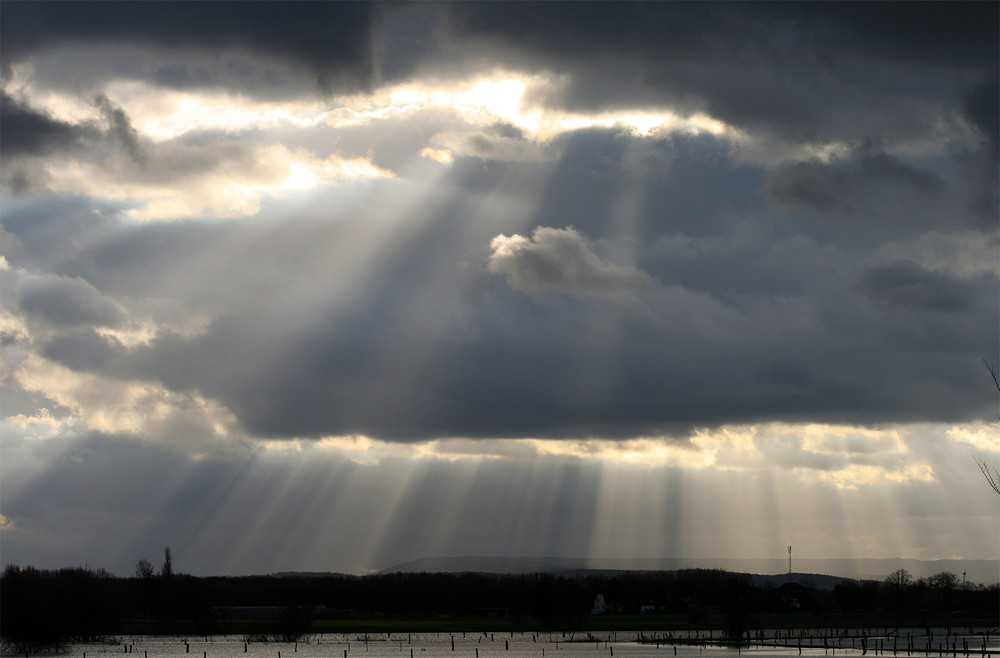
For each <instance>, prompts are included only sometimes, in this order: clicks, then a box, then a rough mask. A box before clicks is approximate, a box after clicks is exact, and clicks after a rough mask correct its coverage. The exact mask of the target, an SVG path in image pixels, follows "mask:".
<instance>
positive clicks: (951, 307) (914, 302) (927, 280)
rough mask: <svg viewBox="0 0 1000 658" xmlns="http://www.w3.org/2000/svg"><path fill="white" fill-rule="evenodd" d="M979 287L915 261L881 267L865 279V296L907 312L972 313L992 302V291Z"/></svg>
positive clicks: (863, 280)
mask: <svg viewBox="0 0 1000 658" xmlns="http://www.w3.org/2000/svg"><path fill="white" fill-rule="evenodd" d="M976 283H978V282H975V281H963V280H961V279H958V278H956V277H952V276H948V275H946V274H942V273H940V272H933V271H930V270H927V269H925V268H923V267H920V266H919V265H917V264H916V263H914V262H912V261H901V262H897V263H889V264H886V265H881V266H878V267H875V268H873V269H871V270H869V271H867V272H865V273H864V275H863V276H862V278H861V287H862V291H863V293H864V294H865V295H867V296H869V297H871V298H872V299H873V300H876V301H879V302H883V303H885V304H889V305H890V306H894V307H898V308H903V309H910V310H926V311H941V312H948V313H956V312H962V311H969V310H971V309H974V308H975V307H976V306H977V305H978V304H979V303H981V300H983V299H987V298H988V297H987V295H988V292H989V291H988V289H986V290H982V289H980V287H979V286H977V285H976Z"/></svg>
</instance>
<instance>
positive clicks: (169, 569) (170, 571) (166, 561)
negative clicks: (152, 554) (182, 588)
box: [160, 546, 174, 578]
mask: <svg viewBox="0 0 1000 658" xmlns="http://www.w3.org/2000/svg"><path fill="white" fill-rule="evenodd" d="M160 575H161V576H163V577H164V578H169V577H170V576H172V575H174V563H173V559H172V558H171V556H170V547H169V546H167V547H166V548H164V549H163V567H162V568H161V569H160Z"/></svg>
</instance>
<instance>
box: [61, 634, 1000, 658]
mask: <svg viewBox="0 0 1000 658" xmlns="http://www.w3.org/2000/svg"><path fill="white" fill-rule="evenodd" d="M121 640H122V641H121V642H120V643H114V644H109V643H104V644H77V645H74V646H72V647H71V648H70V649H69V652H68V654H63V655H69V656H71V658H109V657H110V656H118V655H123V654H124V655H126V656H128V658H352V657H361V656H372V657H376V656H392V657H401V658H428V657H430V656H453V657H456V658H457V657H461V658H487V657H489V656H497V657H500V656H502V657H504V658H527V657H529V656H531V657H533V658H538V657H545V656H549V657H559V658H583V657H598V656H600V657H605V656H606V657H608V658H614V657H615V656H635V657H638V656H650V657H660V656H663V657H667V656H682V657H690V656H706V657H707V658H711V657H714V658H729V657H730V656H743V655H749V656H756V657H759V658H765V657H767V656H782V657H783V656H800V655H801V656H869V655H870V656H913V657H919V656H926V657H930V656H941V657H943V656H952V657H953V658H956V657H959V656H1000V642H998V635H997V629H996V628H992V629H986V628H972V629H969V628H965V629H961V631H960V632H959V631H957V630H956V629H951V630H950V631H949V630H948V629H944V628H941V629H898V630H897V629H883V630H874V629H869V630H862V629H857V630H849V631H846V632H845V631H843V630H839V631H829V632H825V631H820V630H810V631H802V632H800V631H784V630H783V631H763V632H760V633H756V632H755V633H754V634H753V636H752V637H751V638H750V639H749V642H744V644H743V645H742V646H740V647H732V646H722V645H720V644H719V643H720V642H721V641H722V640H723V636H722V634H721V633H720V632H718V631H716V632H715V633H714V634H713V633H706V632H702V633H701V634H699V633H696V632H693V631H692V632H686V631H682V632H676V631H675V632H673V633H668V632H663V631H652V630H651V631H646V632H639V633H637V632H635V631H630V632H614V631H611V632H600V633H597V632H592V633H576V634H574V633H569V632H567V633H562V632H551V633H550V632H514V633H510V632H504V633H476V634H473V633H367V634H365V633H329V634H319V635H310V636H308V638H306V639H303V640H300V641H299V642H297V643H292V642H245V641H244V638H243V637H242V636H237V635H217V636H208V637H197V638H195V637H174V636H137V637H134V638H129V637H126V638H122V639H121Z"/></svg>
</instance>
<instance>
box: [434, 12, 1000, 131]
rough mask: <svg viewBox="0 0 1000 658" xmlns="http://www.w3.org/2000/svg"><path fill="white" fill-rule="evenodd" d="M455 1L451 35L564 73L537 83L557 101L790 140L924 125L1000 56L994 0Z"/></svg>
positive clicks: (472, 47)
mask: <svg viewBox="0 0 1000 658" xmlns="http://www.w3.org/2000/svg"><path fill="white" fill-rule="evenodd" d="M450 9H451V11H450V15H449V23H448V24H449V25H450V27H451V32H450V34H451V37H452V38H453V39H454V42H455V44H456V47H458V48H460V49H461V48H463V47H466V46H467V47H468V50H469V55H470V56H472V55H474V54H475V53H476V51H477V49H479V50H482V51H486V52H488V53H489V56H490V57H493V58H496V59H500V60H501V61H505V62H507V63H508V65H513V66H519V65H520V66H525V65H527V66H528V67H529V68H530V67H531V66H532V65H533V64H534V65H540V66H543V67H546V68H550V69H553V70H555V71H556V72H558V73H564V74H569V76H570V77H569V79H568V80H567V81H566V83H565V87H564V88H562V89H553V90H549V91H547V92H543V93H545V94H547V95H548V96H549V98H548V100H547V102H549V103H552V104H553V105H557V106H567V107H571V108H588V109H596V108H605V107H626V106H627V107H650V106H655V105H662V104H664V103H667V104H669V105H670V106H672V107H673V108H675V109H677V110H680V111H681V112H693V111H697V110H703V111H707V112H708V113H710V114H711V115H712V116H715V117H717V118H720V119H723V120H725V121H727V122H729V123H732V124H735V125H737V126H741V127H748V126H749V127H758V128H762V129H766V130H769V131H772V132H774V133H776V134H781V135H786V136H794V137H796V138H797V139H824V138H826V139H828V138H831V137H834V138H835V137H836V136H838V135H842V134H845V133H850V132H855V133H856V132H858V131H861V133H862V136H867V135H875V134H879V135H890V134H900V135H905V134H910V135H912V134H914V133H916V132H918V131H921V130H925V129H926V128H928V127H929V126H931V125H932V122H933V118H932V117H931V116H929V115H928V109H929V107H933V105H934V104H936V103H938V100H937V99H935V97H936V96H938V95H940V94H941V92H945V93H946V94H954V93H956V92H957V89H956V88H955V76H956V75H972V76H982V75H983V74H985V73H987V72H990V71H993V70H995V67H996V61H997V56H998V55H997V38H996V32H995V26H996V24H997V8H996V7H995V6H994V5H992V4H989V3H921V4H914V3H906V4H892V5H890V4H887V3H764V4H751V3H742V4H729V3H648V4H646V3H581V4H566V3H518V4H517V5H516V6H509V5H502V4H494V3H461V4H457V5H455V6H452V7H451V8H450ZM929 66H933V67H934V68H933V69H928V67H929ZM913 67H919V68H920V69H921V71H920V73H917V72H916V68H913ZM875 98H878V99H879V102H878V103H874V104H872V103H869V102H867V101H872V99H875ZM928 102H931V105H930V106H928ZM953 104H957V103H953ZM876 108H877V110H876Z"/></svg>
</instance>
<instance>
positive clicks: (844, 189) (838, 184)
mask: <svg viewBox="0 0 1000 658" xmlns="http://www.w3.org/2000/svg"><path fill="white" fill-rule="evenodd" d="M943 186H944V181H942V180H941V179H940V178H939V177H938V176H937V175H935V174H934V173H933V172H930V171H927V170H921V169H917V168H915V167H913V166H911V165H908V164H906V163H904V162H902V161H900V160H899V159H897V158H895V157H893V156H891V155H887V154H885V153H882V152H879V150H878V149H877V148H869V147H863V148H861V149H858V150H857V151H856V152H855V153H853V154H851V155H850V156H848V157H846V158H842V159H841V158H836V159H834V160H833V161H831V162H822V161H820V160H807V161H804V162H794V163H789V164H786V165H783V166H781V167H780V168H778V169H776V170H775V171H773V172H772V173H771V174H770V176H769V177H768V180H767V183H766V188H765V189H766V190H767V192H768V193H769V194H770V195H771V196H772V197H773V198H775V199H776V200H778V201H780V202H782V203H785V204H791V205H794V206H798V207H803V208H812V209H815V210H817V211H819V212H822V213H839V214H846V215H853V216H858V215H859V214H860V215H862V216H864V218H865V219H883V220H884V219H890V220H896V221H913V220H914V219H915V215H916V211H917V210H919V209H921V208H922V207H923V208H926V206H927V204H928V203H931V202H932V201H933V200H934V199H935V198H937V197H938V193H939V192H940V191H941V189H942V188H943Z"/></svg>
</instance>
